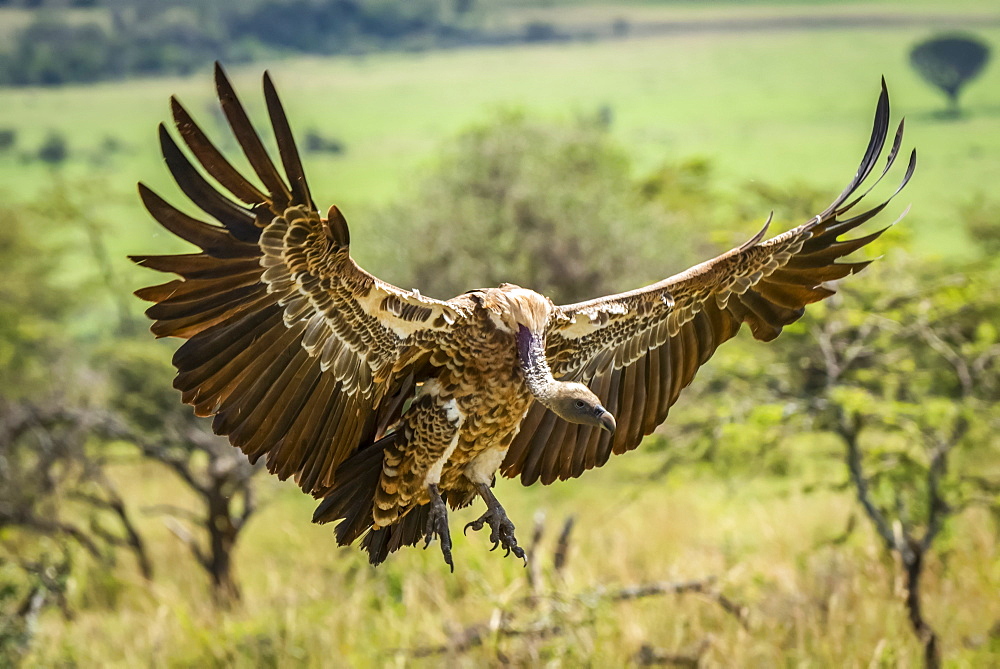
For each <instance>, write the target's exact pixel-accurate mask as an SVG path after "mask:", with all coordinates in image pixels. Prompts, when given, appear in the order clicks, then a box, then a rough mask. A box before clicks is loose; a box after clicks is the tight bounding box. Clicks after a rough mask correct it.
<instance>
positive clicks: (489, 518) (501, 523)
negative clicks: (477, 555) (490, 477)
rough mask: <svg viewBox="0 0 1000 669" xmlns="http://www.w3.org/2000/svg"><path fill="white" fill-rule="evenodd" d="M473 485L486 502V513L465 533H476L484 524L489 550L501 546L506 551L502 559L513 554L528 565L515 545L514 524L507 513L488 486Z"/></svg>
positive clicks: (484, 484) (522, 553)
mask: <svg viewBox="0 0 1000 669" xmlns="http://www.w3.org/2000/svg"><path fill="white" fill-rule="evenodd" d="M475 485H476V492H478V493H479V496H480V497H482V498H483V501H484V502H486V513H484V514H483V515H482V516H480V517H479V519H478V520H474V521H472V522H471V523H469V524H468V525H466V526H465V532H468V531H469V528H470V527H471V528H472V530H473V531H474V532H478V531H479V530H481V529H483V525H484V524H489V526H490V541H492V542H493V548H491V549H490V550H496V549H497V546H503V547H504V548H506V549H507V552H506V553H504V557H506V556H508V555H510V554H511V553H514V555H516V556H517V557H519V558H521V559H522V560H524V563H525V564H528V559H527V558H526V557H525V556H524V549H523V548H521V547H520V546H518V545H517V537H515V536H514V523H512V522H510V518H508V517H507V512H506V511H504V508H503V507H502V506H501V505H500V501H499V500H497V498H496V495H494V494H493V491H492V490H491V489H490V486H489V485H488V484H486V483H477V484H475Z"/></svg>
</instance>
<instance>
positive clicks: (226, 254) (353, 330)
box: [133, 65, 460, 494]
mask: <svg viewBox="0 0 1000 669" xmlns="http://www.w3.org/2000/svg"><path fill="white" fill-rule="evenodd" d="M216 87H217V89H218V94H219V99H220V100H221V103H222V109H223V111H224V112H225V116H226V119H227V120H228V122H229V125H230V127H231V128H232V131H233V134H234V135H235V137H236V139H237V141H238V142H239V145H240V147H241V148H242V149H243V152H244V154H245V155H246V157H247V159H248V161H249V163H250V165H251V167H252V168H253V171H254V172H255V173H256V174H257V177H258V178H259V179H260V182H261V183H262V184H263V188H259V187H258V186H256V185H254V184H253V183H252V182H251V181H250V180H248V179H247V178H246V177H244V176H243V175H242V174H240V173H239V172H238V171H237V170H236V169H235V168H234V167H233V166H232V165H231V164H230V163H229V162H228V161H227V160H226V158H225V157H223V155H222V154H221V153H220V152H219V150H218V149H217V148H216V147H215V146H214V145H213V144H212V143H211V142H210V141H209V139H208V138H207V137H206V135H205V134H204V132H202V130H201V129H200V128H199V127H198V126H197V125H196V124H195V123H194V121H193V120H192V119H191V117H190V116H189V115H188V113H187V111H185V110H184V108H183V107H181V105H180V104H179V103H178V102H177V100H176V99H172V100H171V107H172V112H173V116H174V121H175V122H176V126H177V130H178V132H179V133H180V136H181V138H182V139H183V140H184V143H185V144H186V145H187V147H188V149H189V150H190V152H191V154H193V156H194V157H195V159H196V160H197V161H198V163H200V164H201V167H202V168H203V169H204V171H205V172H207V174H208V175H209V176H211V177H212V178H213V179H214V180H215V182H217V183H218V184H219V185H221V186H222V187H223V188H224V189H225V190H227V191H229V193H230V194H231V195H232V197H228V196H227V195H225V194H223V193H222V192H220V191H219V190H217V189H216V188H215V187H214V186H213V185H211V184H210V183H209V182H208V181H207V180H206V179H205V177H203V176H202V174H201V173H200V171H199V170H198V169H197V168H196V167H195V166H194V165H193V164H192V163H191V162H190V161H189V160H188V159H187V157H186V156H185V154H184V152H183V151H182V150H181V149H180V148H179V147H178V146H177V144H176V143H175V142H174V140H173V139H172V138H171V136H170V134H169V133H168V132H167V130H166V128H164V126H163V125H162V124H161V125H160V143H161V147H162V150H163V157H164V159H165V161H166V163H167V166H168V167H169V169H170V171H171V173H172V174H173V177H174V179H175V180H176V181H177V183H178V185H179V186H180V188H181V190H182V191H183V192H184V193H185V194H186V195H187V196H188V197H189V198H191V200H192V201H193V202H194V203H195V204H196V205H198V207H200V208H201V209H202V210H203V211H204V212H205V214H206V215H207V217H208V218H209V219H214V220H215V221H217V222H218V223H219V224H220V225H216V224H214V223H208V222H205V221H202V220H198V219H196V218H192V217H190V216H188V215H186V214H184V213H182V212H181V211H179V210H178V209H176V208H174V207H172V206H171V205H169V204H168V203H167V202H165V201H164V200H163V199H161V198H160V197H159V196H158V195H156V194H155V193H154V192H153V191H152V190H150V189H149V188H147V187H146V186H144V185H142V184H140V185H139V192H140V195H141V197H142V201H143V203H144V204H145V205H146V208H147V209H148V210H149V212H150V213H151V214H152V215H153V217H154V218H155V219H156V220H157V221H159V223H160V224H161V225H163V227H165V228H166V229H167V230H169V231H170V232H172V233H174V234H175V235H177V236H179V237H182V238H183V239H185V240H187V241H189V242H191V243H193V244H195V245H196V246H198V247H199V248H200V249H201V251H200V252H198V253H191V254H184V255H159V256H136V257H133V260H135V261H136V262H137V263H139V264H140V265H143V266H145V267H149V268H151V269H155V270H159V271H162V272H171V273H173V274H176V275H178V276H179V277H180V278H179V279H174V280H172V281H168V282H167V283H164V284H161V285H157V286H152V287H149V288H144V289H142V290H139V291H137V293H136V294H137V295H138V296H139V297H141V298H142V299H145V300H149V301H152V302H155V303H156V304H155V305H153V306H152V307H150V308H149V309H148V310H147V312H146V313H147V314H148V315H149V317H150V318H152V319H154V320H155V321H156V322H155V323H154V324H153V326H152V330H153V332H154V333H155V334H156V335H158V336H161V337H162V336H174V337H181V338H184V339H187V341H186V342H185V343H184V344H183V345H182V346H181V347H180V348H179V349H178V350H177V353H176V354H175V356H174V365H175V366H176V367H177V370H178V375H177V377H176V379H175V381H174V385H175V386H176V387H177V388H178V389H179V390H180V391H181V392H182V395H183V400H184V401H185V402H186V403H188V404H191V405H193V406H194V407H195V412H196V413H197V414H198V415H201V416H209V415H213V414H214V416H215V420H214V422H213V429H214V430H215V432H216V433H217V434H223V435H228V436H229V440H230V441H231V442H232V443H233V445H235V446H238V447H239V448H241V449H242V450H243V451H244V452H245V453H246V454H247V455H248V456H249V457H250V459H251V460H252V461H255V460H256V459H257V458H259V457H261V456H262V455H265V454H266V455H267V464H268V468H269V469H270V470H271V471H272V472H273V473H275V474H277V475H278V476H280V477H281V478H286V477H288V476H291V475H294V476H295V477H296V480H297V482H298V483H299V485H300V486H301V487H302V488H303V490H305V491H307V492H312V493H315V494H322V493H323V491H324V490H325V489H328V488H329V486H330V485H331V484H332V482H333V472H334V470H335V469H336V468H337V466H338V465H339V464H340V463H341V462H342V461H343V460H344V459H345V458H347V457H348V456H349V455H351V454H352V453H353V452H354V451H355V450H356V449H357V448H358V447H359V445H363V444H367V443H371V441H372V440H373V439H375V438H376V437H377V436H381V432H384V430H385V428H386V426H387V425H388V424H389V423H391V422H392V421H393V420H394V419H395V417H398V415H399V411H400V408H401V405H402V403H403V400H404V399H405V397H406V396H407V395H408V392H409V391H410V390H412V387H413V385H414V384H415V383H417V382H419V381H420V380H421V377H420V375H421V373H422V371H421V369H422V367H421V366H422V365H423V366H424V369H426V360H427V357H428V355H427V353H428V352H429V351H430V350H431V348H432V347H433V342H434V340H435V337H436V336H437V335H438V334H440V333H441V332H444V331H447V330H448V329H450V328H451V327H452V326H453V324H454V323H455V322H456V320H457V319H458V318H459V316H460V314H459V313H458V312H457V311H456V310H455V308H453V307H452V306H449V305H448V304H446V303H444V302H440V301H437V300H432V299H428V298H425V297H422V296H420V295H419V294H417V293H415V292H409V291H405V290H401V289H399V288H396V287H395V286H392V285H389V284H387V283H385V282H383V281H380V280H379V279H377V278H375V277H373V276H372V275H370V274H368V273H367V272H365V271H364V270H362V269H361V268H359V267H358V266H357V265H356V264H355V263H354V261H353V260H352V259H351V257H350V255H349V252H348V244H349V235H348V229H347V223H346V222H345V220H344V218H343V217H342V216H341V214H340V212H339V210H337V208H336V207H333V208H331V209H330V211H329V213H328V214H327V217H326V218H323V217H321V216H320V214H319V213H318V211H317V210H316V207H315V205H314V204H313V201H312V197H311V195H310V193H309V188H308V186H307V185H306V180H305V175H304V174H303V170H302V164H301V162H300V160H299V156H298V152H297V150H296V147H295V142H294V140H293V138H292V134H291V131H290V129H289V125H288V121H287V119H286V117H285V113H284V111H283V109H282V106H281V103H280V101H279V99H278V96H277V94H276V92H275V90H274V86H273V85H272V83H271V81H270V78H269V77H268V76H267V75H266V74H265V76H264V96H265V99H266V102H267V109H268V114H269V116H270V120H271V124H272V126H273V128H274V134H275V138H276V140H277V145H278V149H279V154H280V158H281V165H282V167H283V168H284V176H283V175H282V173H281V172H280V171H279V170H278V168H277V167H276V166H275V164H274V163H273V162H272V161H271V158H270V157H269V156H268V153H267V151H266V150H265V148H264V145H263V143H262V142H261V140H260V137H259V136H258V135H257V133H256V132H255V131H254V129H253V126H252V125H251V123H250V120H249V118H248V117H247V114H246V112H245V110H244V109H243V107H242V105H241V104H240V102H239V100H238V99H237V98H236V95H235V93H234V91H233V88H232V85H231V84H230V83H229V81H228V80H227V79H226V76H225V74H224V73H223V71H222V69H221V68H220V67H219V66H218V65H217V66H216Z"/></svg>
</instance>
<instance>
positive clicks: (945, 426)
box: [788, 268, 1000, 667]
mask: <svg viewBox="0 0 1000 669" xmlns="http://www.w3.org/2000/svg"><path fill="white" fill-rule="evenodd" d="M911 269H912V268H911ZM879 274H880V276H879V277H878V278H876V279H874V280H869V281H868V282H858V285H857V286H854V284H852V287H851V288H848V289H847V290H846V291H845V292H849V296H848V297H847V298H845V299H843V300H842V301H840V303H838V304H834V305H833V307H832V308H829V309H828V310H827V312H826V313H823V314H821V315H820V318H819V319H817V321H815V322H813V323H812V324H811V327H809V328H807V329H806V330H805V332H804V333H802V332H800V333H798V334H793V336H792V337H790V339H791V340H792V341H791V342H790V343H791V345H792V347H791V349H790V350H789V354H790V355H791V356H793V357H792V358H791V360H790V363H791V364H789V366H788V369H789V370H790V371H791V373H792V374H793V376H792V378H793V385H792V387H791V388H790V389H791V390H792V392H793V395H795V396H796V397H797V399H796V400H795V401H797V402H799V403H800V404H802V405H803V406H802V407H801V413H802V415H805V416H809V417H810V420H811V422H812V424H813V427H814V429H818V430H821V431H826V432H829V433H831V434H834V435H836V436H837V437H838V438H839V439H840V441H841V443H842V445H843V448H844V451H843V452H844V460H845V463H846V465H847V470H848V479H849V482H850V487H851V488H852V489H853V491H854V494H855V496H856V498H857V500H858V503H859V504H860V506H861V508H862V510H863V512H864V514H865V516H866V517H867V518H868V520H869V521H870V522H871V524H872V526H873V528H874V529H875V531H876V533H877V535H878V537H879V538H880V540H881V542H882V544H883V547H884V548H885V550H886V551H887V552H888V553H890V554H891V555H893V556H895V557H896V558H897V559H898V561H899V563H900V565H901V566H902V569H903V572H904V581H905V588H906V597H905V606H906V610H907V615H908V617H909V620H910V623H911V625H912V627H913V630H914V633H915V634H916V636H917V638H918V639H919V640H920V642H921V644H922V646H923V652H924V660H925V665H926V666H927V667H938V666H940V664H941V654H942V650H941V643H940V639H939V636H938V634H937V632H936V631H935V629H934V626H933V624H932V622H931V621H930V620H929V618H928V616H927V615H926V611H925V608H924V606H923V602H922V599H921V594H920V592H921V591H920V586H921V581H922V577H923V576H924V574H925V572H926V567H927V559H928V556H929V555H930V554H931V552H932V551H933V549H934V545H935V540H936V539H937V538H938V537H939V536H940V534H941V532H942V530H943V528H944V527H945V526H946V524H947V522H948V520H949V518H951V517H952V516H954V515H955V514H957V513H960V512H961V511H962V510H964V509H965V508H967V507H969V506H971V505H975V504H987V505H990V506H992V507H994V508H993V511H994V513H995V511H996V508H995V507H996V503H997V502H996V494H997V492H998V491H1000V477H998V476H996V474H995V468H996V465H997V464H998V463H997V454H996V452H995V446H994V444H992V443H991V439H990V435H991V434H994V433H995V431H996V430H997V428H998V427H1000V417H998V416H997V415H996V414H995V412H994V411H991V410H990V408H991V407H993V406H995V405H996V403H997V402H998V401H1000V332H998V331H997V329H996V327H995V325H992V324H995V323H997V322H1000V301H998V300H997V298H996V295H995V293H994V291H993V286H994V285H995V284H994V283H993V282H995V281H996V279H997V274H998V272H997V270H996V269H994V270H984V271H981V272H968V271H963V272H960V273H958V272H956V273H954V274H952V273H949V272H933V271H932V275H933V276H937V277H938V278H937V280H935V281H933V282H932V283H931V284H930V285H929V286H928V285H927V283H924V284H923V285H921V286H920V287H919V288H918V287H917V285H916V284H913V283H910V280H908V279H907V278H906V276H907V275H904V274H901V273H897V272H893V271H892V270H891V268H883V270H882V271H881V272H879ZM909 274H910V275H912V272H910V273H909ZM908 284H909V285H908ZM887 287H890V288H889V289H888V290H887ZM821 309H822V307H821ZM795 370H798V373H797V374H796V371H795Z"/></svg>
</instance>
